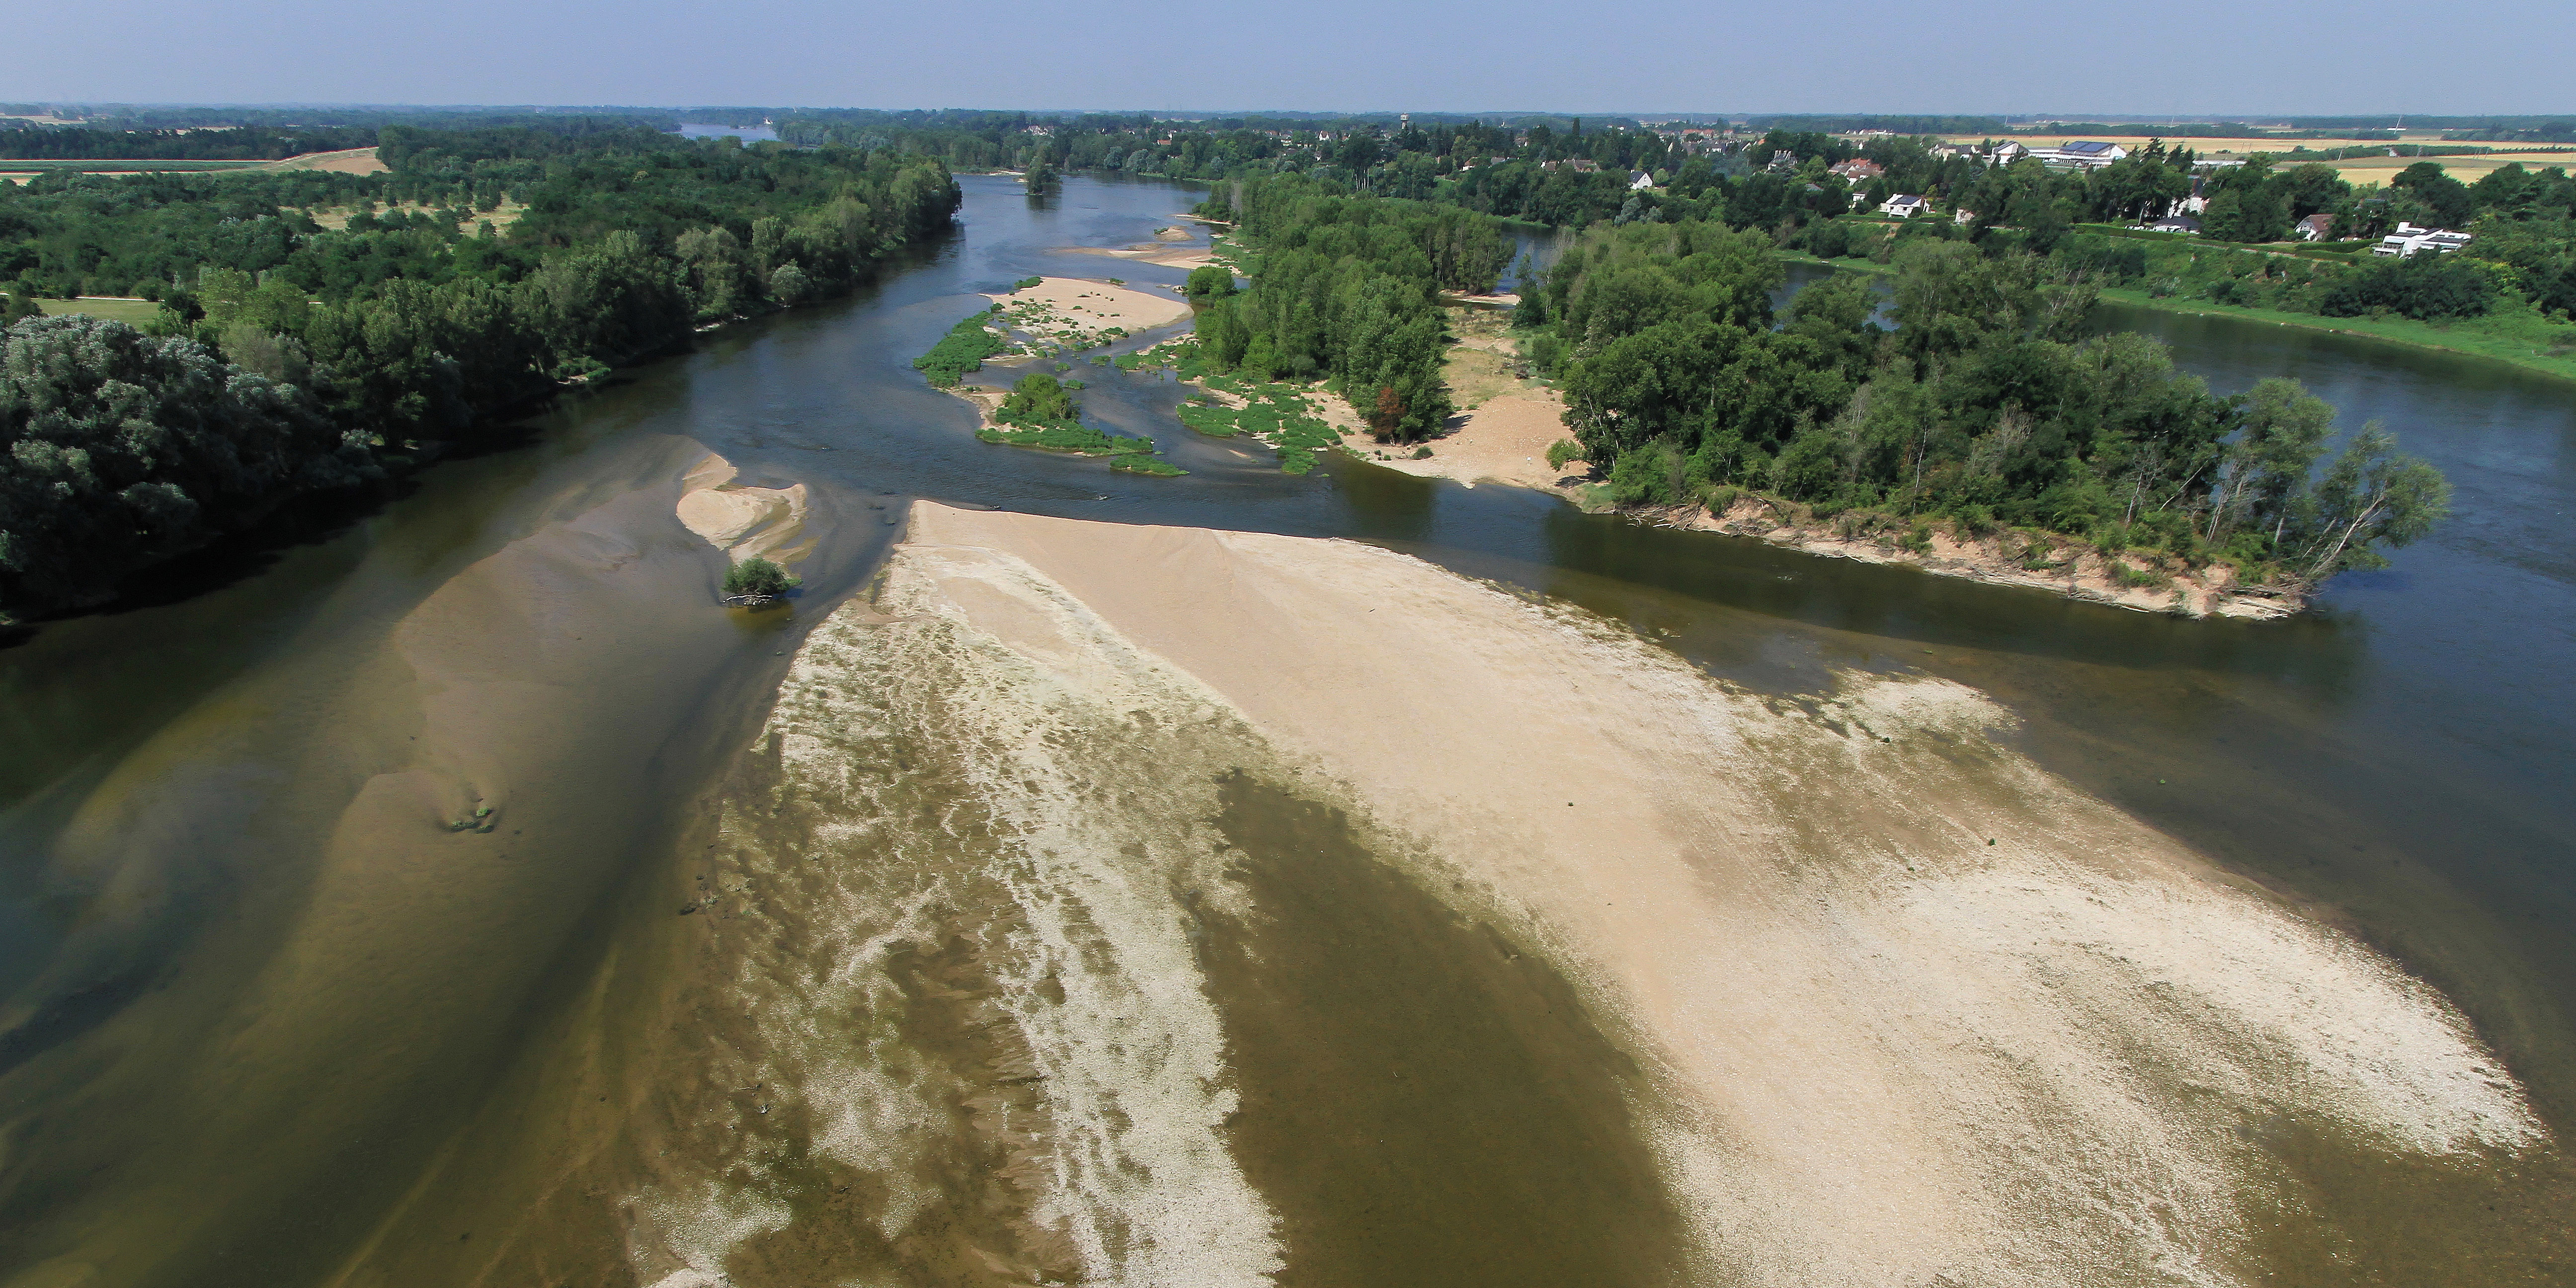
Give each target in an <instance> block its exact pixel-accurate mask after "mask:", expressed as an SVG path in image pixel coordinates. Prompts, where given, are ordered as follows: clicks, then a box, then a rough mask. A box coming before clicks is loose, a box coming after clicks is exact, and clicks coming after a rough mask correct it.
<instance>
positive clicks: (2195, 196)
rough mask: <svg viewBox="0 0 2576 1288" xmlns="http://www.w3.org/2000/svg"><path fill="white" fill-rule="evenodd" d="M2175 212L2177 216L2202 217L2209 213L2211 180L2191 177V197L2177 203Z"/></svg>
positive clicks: (2198, 176)
mask: <svg viewBox="0 0 2576 1288" xmlns="http://www.w3.org/2000/svg"><path fill="white" fill-rule="evenodd" d="M2173 212H2174V213H2175V214H2177V215H2201V214H2207V213H2209V180H2207V179H2205V178H2203V177H2201V176H2200V175H2193V176H2192V177H2191V195H2190V196H2188V197H2185V198H2183V199H2182V200H2180V201H2177V202H2175V203H2174V208H2173Z"/></svg>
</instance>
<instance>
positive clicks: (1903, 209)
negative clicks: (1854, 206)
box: [1878, 192, 1932, 219]
mask: <svg viewBox="0 0 2576 1288" xmlns="http://www.w3.org/2000/svg"><path fill="white" fill-rule="evenodd" d="M1931 209H1932V199H1931V198H1930V197H1927V196H1924V195H1923V194H1921V193H1915V192H1900V193H1898V194H1896V195H1895V196H1893V197H1890V198H1888V199H1887V200H1885V201H1882V202H1880V203H1878V213H1880V214H1882V215H1894V216H1896V217H1897V218H1899V219H1912V218H1913V217H1915V216H1916V215H1920V214H1924V213H1927V212H1929V211H1930V210H1931Z"/></svg>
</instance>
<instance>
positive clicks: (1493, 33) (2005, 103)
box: [0, 0, 2576, 115]
mask: <svg viewBox="0 0 2576 1288" xmlns="http://www.w3.org/2000/svg"><path fill="white" fill-rule="evenodd" d="M11 9H12V12H11V13H10V15H9V18H8V20H7V24H6V25H7V27H8V29H9V32H10V36H11V42H10V43H11V44H12V46H13V51H12V56H11V57H9V58H8V59H6V60H5V61H0V101H26V100H55V101H89V102H160V103H174V102H303V103H356V102H364V103H512V104H517V103H548V104H639V105H642V104H672V105H676V104H705V103H731V104H761V105H799V106H832V107H1003V108H1092V109H1141V110H1151V111H1168V110H1207V109H1230V108H1290V109H1305V110H1317V111H1327V110H1415V111H1511V110H1550V111H1576V112H1594V113H1611V112H1619V113H1656V112H1688V111H1702V112H1719V111H1731V112H1747V111H1774V112H1778V111H1875V112H2034V113H2050V114H2061V115H2062V114H2068V113H2087V112H2100V113H2115V112H2116V113H2132V114H2143V115H2166V114H2187V115H2207V114H2243V115H2286V114H2311V115H2313V114H2334V113H2368V112H2394V111H2413V112H2425V113H2433V112H2442V113H2545V112H2566V113H2571V114H2576V74H2572V73H2570V71H2569V70H2568V57H2569V51H2570V50H2576V0H2468V2H2467V3H2456V4H2447V5H2434V6H2426V5H2425V4H2423V3H2421V0H2402V2H2401V0H2347V2H2345V3H2338V4H2334V5H2325V4H2296V3H2281V2H2280V0H2274V2H2273V3H2269V4H2258V3H2246V2H2245V0H2223V2H2222V0H2125V2H2123V3H2117V4H2114V3H2107V2H2105V0H2054V2H2051V0H1991V2H1990V3H1985V4H1979V5H1966V4H1953V5H1941V4H1927V3H1923V2H1922V0H1906V2H1898V0H1845V2H1844V3H1838V4H1823V5H1817V4H1798V5H1785V4H1753V3H1746V2H1744V0H1692V2H1687V3H1685V2H1682V0H1597V2H1595V3H1589V4H1583V3H1563V2H1559V3H1550V4H1540V3H1532V2H1530V0H1500V2H1495V3H1462V2H1455V0H1452V2H1446V3H1422V2H1418V0H1416V2H1407V0H1396V2H1395V3H1384V2H1361V0H1310V2H1309V3H1305V4H1277V3H1272V4H1246V3H1242V2H1241V0H1212V2H1202V3H1153V4H1148V3H1139V2H1138V0H1109V2H1108V3H1094V4H1065V3H1060V2H1059V3H1048V4H1035V3H1025V2H1023V0H1001V2H1000V3H983V4H973V5H968V4H959V3H954V2H953V0H952V2H951V3H943V4H925V3H914V4H900V5H898V4H886V3H879V2H874V0H862V2H857V3H853V2H850V0H837V2H836V0H755V2H753V3H737V4H704V3H699V4H681V3H676V2H674V0H441V2H440V3H435V4H404V5H393V4H385V3H381V2H378V3H367V2H365V0H236V2H235V3H232V4H221V5H218V4H211V3H207V2H206V0H81V2H80V3H76V4H38V3H34V2H33V0H27V2H26V3H23V4H18V5H13V6H11Z"/></svg>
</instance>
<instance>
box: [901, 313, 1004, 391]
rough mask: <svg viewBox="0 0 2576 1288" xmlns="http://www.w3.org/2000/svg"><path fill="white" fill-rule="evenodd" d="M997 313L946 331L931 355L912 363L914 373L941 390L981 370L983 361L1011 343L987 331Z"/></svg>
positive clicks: (934, 346)
mask: <svg viewBox="0 0 2576 1288" xmlns="http://www.w3.org/2000/svg"><path fill="white" fill-rule="evenodd" d="M996 311H997V310H994V309H986V310H984V311H983V312H980V313H977V314H974V315H972V316H970V317H968V318H967V319H966V320H965V321H963V322H960V323H958V324H957V325H955V326H953V327H950V328H948V334H946V335H944V336H941V337H940V339H939V343H937V344H934V345H932V346H930V352H928V353H925V354H923V355H921V356H920V357H918V358H915V359H913V360H912V367H913V370H915V371H918V372H920V373H922V374H923V375H926V376H928V377H930V383H932V384H934V385H937V386H939V387H940V388H942V389H945V388H948V387H950V386H952V385H954V384H956V383H957V382H958V381H959V380H961V379H963V378H964V377H965V375H966V373H967V372H969V371H981V370H983V369H984V359H986V358H990V357H993V356H995V355H997V354H1000V353H1002V352H1004V351H1005V350H1007V349H1009V348H1010V347H1011V344H1010V341H1009V340H1007V339H1005V338H1004V337H1002V336H998V335H995V334H993V333H992V331H990V330H988V329H987V328H986V323H988V322H989V321H991V319H992V317H993V314H994V313H995V312H996Z"/></svg>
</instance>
